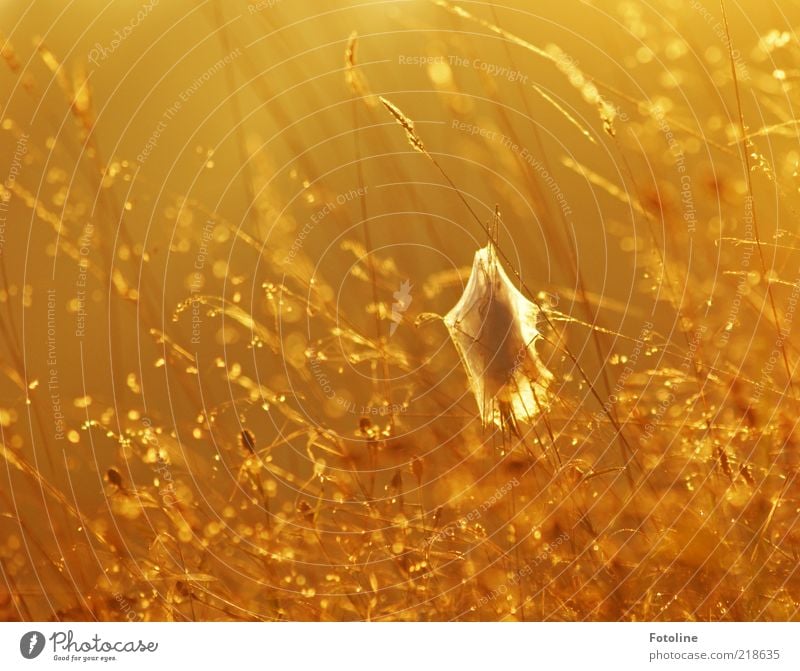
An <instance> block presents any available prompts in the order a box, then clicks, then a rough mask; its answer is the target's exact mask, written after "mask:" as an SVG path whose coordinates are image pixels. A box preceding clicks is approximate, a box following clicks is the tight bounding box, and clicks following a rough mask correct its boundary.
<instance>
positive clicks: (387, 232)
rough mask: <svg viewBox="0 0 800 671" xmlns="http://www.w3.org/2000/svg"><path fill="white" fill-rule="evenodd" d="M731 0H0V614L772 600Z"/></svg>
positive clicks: (767, 485)
mask: <svg viewBox="0 0 800 671" xmlns="http://www.w3.org/2000/svg"><path fill="white" fill-rule="evenodd" d="M724 9H725V15H724V14H723V7H722V6H721V5H720V4H718V3H715V2H711V1H710V0H703V2H700V0H692V1H691V2H678V1H675V2H656V3H649V2H612V1H608V2H606V1H596V2H577V1H576V2H572V1H567V2H559V3H530V2H529V3H525V2H513V3H512V2H508V3H502V4H488V3H480V2H469V3H461V4H449V3H447V2H423V1H421V0H419V1H418V0H413V1H410V2H396V1H394V2H332V3H325V4H324V6H323V5H322V4H321V3H311V2H290V1H289V0H273V1H262V2H253V3H246V2H240V1H238V0H237V1H231V2H221V1H219V0H209V1H208V2H181V1H169V2H168V1H167V0H161V1H160V2H156V1H154V0H150V1H149V2H144V3H142V2H129V1H127V0H125V1H120V2H111V3H101V2H81V3H69V4H66V5H65V4H64V3H61V2H54V1H53V2H42V1H38V0H37V1H36V2H31V3H28V2H17V1H16V0H14V1H12V2H4V3H2V5H0V32H2V35H0V41H2V43H3V49H2V56H3V59H4V63H2V64H0V65H2V69H1V70H0V78H2V80H1V81H2V87H3V91H4V92H6V95H5V96H4V98H3V100H4V102H3V105H4V109H3V111H2V115H1V118H0V130H1V131H2V132H0V143H2V151H3V156H4V157H5V158H6V160H4V161H3V168H2V173H0V174H2V177H3V180H4V188H3V194H2V195H3V197H2V212H0V214H2V224H1V225H2V229H0V233H1V235H0V270H1V271H2V291H0V313H1V314H2V317H0V346H1V348H0V366H1V367H2V376H0V428H2V443H3V447H2V450H3V451H2V454H3V460H2V461H0V465H2V468H0V478H1V481H0V575H1V576H2V579H1V580H0V615H2V617H3V618H4V619H34V620H43V619H63V620H73V619H94V618H97V619H104V620H105V619H109V620H163V619H167V620H186V619H197V620H209V619H264V620H274V619H290V620H298V619H299V620H354V619H359V620H362V619H368V620H380V619H404V620H415V619H423V620H450V619H460V620H464V619H482V620H519V619H526V620H548V619H556V620H583V619H590V620H598V619H602V620H616V619H625V620H729V619H735V620H796V619H798V604H799V602H800V577H798V574H797V570H798V560H799V559H800V551H799V549H798V528H797V519H798V512H799V511H800V500H799V497H798V486H797V481H796V476H797V469H798V464H799V463H800V461H798V435H797V430H796V422H797V417H798V412H797V410H798V408H799V407H800V398H798V396H797V393H798V392H797V388H796V387H797V384H796V378H797V373H796V367H797V363H798V361H800V353H799V352H798V349H797V345H796V336H795V335H794V334H795V332H796V327H794V326H793V321H794V310H795V303H796V299H797V293H798V291H800V284H798V282H800V276H798V254H797V249H798V247H800V245H799V244H798V232H797V230H796V221H797V215H798V210H797V206H798V197H797V192H798V186H800V184H799V183H798V172H797V170H798V161H800V151H799V150H798V143H797V140H798V135H797V122H796V116H797V114H796V111H795V107H794V106H795V104H796V103H797V102H798V98H797V96H796V95H795V83H794V82H795V81H797V79H798V74H799V73H800V70H798V63H800V44H799V43H798V38H797V35H796V34H795V32H794V26H795V25H796V24H797V23H798V20H799V19H800V9H798V7H797V5H796V3H782V2H781V3H777V2H767V3H764V2H743V3H742V2H738V3H734V2H725V5H724ZM726 16H727V22H726ZM379 96H382V97H383V98H385V99H386V100H387V101H390V102H391V103H392V104H393V105H396V109H397V110H398V111H399V114H401V115H403V116H401V117H399V118H395V116H393V115H392V113H391V112H390V110H389V109H388V108H387V106H386V105H385V104H384V103H383V102H381V100H380V98H379ZM399 122H400V123H399ZM403 122H405V123H406V124H408V123H410V122H413V130H412V131H410V132H409V133H408V134H407V133H406V130H407V129H406V130H404V128H402V127H401V125H402V123H403ZM416 140H418V141H419V142H422V143H424V152H423V151H418V149H419V147H418V146H417V147H415V146H414V142H415V141H416ZM495 208H497V210H498V211H499V215H500V216H499V223H498V219H497V217H496V215H495ZM491 226H497V227H498V233H497V237H496V242H497V245H498V247H499V248H500V250H501V251H502V255H503V259H502V263H503V265H504V267H505V268H506V269H507V271H508V272H509V275H510V277H511V279H512V281H514V282H515V283H517V284H518V285H519V286H520V287H524V289H525V291H524V293H526V294H527V295H528V298H529V299H531V300H536V301H537V302H538V303H539V304H540V305H542V306H543V308H544V309H545V313H546V314H547V319H543V320H540V324H539V327H540V329H541V330H542V331H543V338H542V341H541V342H539V343H538V344H537V350H538V352H539V354H540V355H541V356H542V359H543V362H544V363H545V365H546V366H547V368H548V369H549V370H550V371H552V373H553V374H554V376H555V380H554V382H553V383H552V384H551V385H550V388H549V390H548V396H549V398H548V399H547V409H546V410H545V411H544V412H543V413H542V414H541V415H540V416H538V417H537V418H535V419H534V420H532V421H529V422H522V421H521V422H520V424H519V427H518V429H519V430H518V431H515V430H512V429H511V428H509V426H507V425H502V426H495V425H494V424H491V423H490V425H489V426H482V424H481V421H480V417H479V415H478V408H477V405H476V403H475V400H474V398H473V396H472V394H471V392H470V389H469V385H468V380H467V377H466V374H465V372H464V369H463V367H462V365H461V362H460V360H459V357H458V355H457V353H456V350H455V349H454V347H453V344H452V343H451V341H450V339H449V336H448V333H447V331H446V329H445V328H444V327H443V326H442V324H441V323H440V322H439V321H438V319H437V317H436V315H444V314H445V313H446V312H447V311H448V310H450V308H451V307H452V306H453V305H454V304H455V303H456V301H457V300H458V298H459V296H460V294H461V290H462V288H463V285H464V283H465V282H466V279H467V276H468V273H469V267H470V265H471V264H472V259H473V255H474V254H475V252H476V250H477V249H478V248H480V247H482V246H484V245H485V244H486V243H487V240H488V238H487V227H491ZM404 283H405V284H404ZM404 286H405V287H406V289H403V287H404ZM408 299H410V303H409V302H407V301H408ZM398 301H399V302H398ZM398 305H399V306H400V307H398Z"/></svg>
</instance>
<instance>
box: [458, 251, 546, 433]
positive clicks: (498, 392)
mask: <svg viewBox="0 0 800 671" xmlns="http://www.w3.org/2000/svg"><path fill="white" fill-rule="evenodd" d="M538 316H539V308H538V307H537V306H536V305H535V304H534V303H532V302H531V301H529V300H528V299H527V298H525V296H523V295H522V293H521V292H520V291H519V290H518V289H517V288H516V287H515V286H514V284H513V283H512V282H511V280H510V279H509V277H508V275H507V274H506V272H505V270H504V269H503V267H502V265H501V264H500V263H499V261H498V259H497V252H496V251H495V249H494V247H493V246H492V244H491V243H490V244H488V245H487V246H486V247H483V248H481V249H479V250H478V251H477V252H476V253H475V260H474V261H473V264H472V272H471V273H470V276H469V280H468V281H467V286H466V287H465V288H464V293H463V294H462V295H461V298H460V299H459V301H458V303H456V305H455V306H454V307H453V309H452V310H450V312H448V313H447V314H446V315H445V317H444V323H445V325H446V326H447V329H448V331H449V332H450V337H451V338H452V340H453V343H454V344H455V346H456V349H457V350H458V353H459V355H460V356H461V360H462V362H463V364H464V368H465V369H466V371H467V376H468V378H469V383H470V387H471V389H472V393H473V394H474V395H475V400H476V401H477V403H478V408H479V409H480V414H481V419H482V421H483V423H484V425H488V424H492V423H494V424H496V425H498V426H500V427H502V428H509V429H510V430H512V431H514V432H515V433H518V429H517V420H523V421H528V422H530V421H532V420H533V419H535V417H536V416H537V415H538V414H539V413H540V412H541V409H542V408H543V407H545V406H546V399H547V394H546V391H547V386H548V385H549V383H550V381H551V380H552V379H553V376H552V374H551V373H550V371H548V370H547V369H546V368H545V366H544V364H542V362H541V360H540V359H539V356H538V354H537V353H536V349H535V346H534V344H535V341H536V340H537V338H538V337H539V331H538V330H537V328H536V324H537V318H538Z"/></svg>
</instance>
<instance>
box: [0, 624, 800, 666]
mask: <svg viewBox="0 0 800 671" xmlns="http://www.w3.org/2000/svg"><path fill="white" fill-rule="evenodd" d="M799 641H800V624H790V623H777V624H769V623H710V624H709V623H705V624H698V623H692V624H647V623H633V624H630V623H628V624H625V623H603V622H599V623H443V624H430V623H378V624H368V623H351V624H348V623H322V624H319V623H270V624H261V623H196V624H177V623H132V624H126V623H71V624H58V623H45V622H42V623H7V624H3V625H2V626H0V668H2V669H31V670H33V669H50V668H61V669H67V668H95V667H103V668H109V669H115V670H117V671H123V670H124V669H131V670H132V671H133V670H136V671H141V670H142V669H167V668H188V667H187V666H186V665H187V664H192V665H199V668H200V669H212V670H216V669H231V668H233V667H232V666H231V665H236V668H237V669H251V668H257V669H270V668H274V669H281V670H285V669H298V670H303V671H305V670H308V669H324V670H325V671H362V670H363V671H408V670H409V669H413V670H417V669H419V670H420V671H427V670H428V669H437V670H439V669H441V670H456V671H488V670H491V669H514V671H520V670H522V669H531V670H534V669H536V670H538V669H547V670H554V669H574V668H585V669H605V668H613V669H621V670H625V669H635V670H637V671H639V670H641V669H654V670H655V669H697V670H698V671H699V670H702V669H717V670H721V669H727V668H733V669H742V670H744V669H775V670H776V671H777V670H778V669H792V670H793V671H796V670H797V669H800V643H799ZM173 665H175V666H174V667H173ZM177 665H181V666H180V667H179V666H177Z"/></svg>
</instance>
